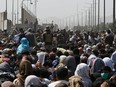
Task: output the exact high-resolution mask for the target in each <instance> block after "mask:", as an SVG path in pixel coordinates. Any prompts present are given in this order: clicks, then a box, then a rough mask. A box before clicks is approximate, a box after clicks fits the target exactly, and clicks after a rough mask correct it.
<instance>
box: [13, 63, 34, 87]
mask: <svg viewBox="0 0 116 87" xmlns="http://www.w3.org/2000/svg"><path fill="white" fill-rule="evenodd" d="M32 72H33V70H32V66H31V63H30V62H29V61H22V62H21V63H20V66H19V73H18V75H17V78H16V79H15V80H14V81H13V84H14V85H15V86H16V87H24V81H25V78H26V77H27V76H29V75H32Z"/></svg>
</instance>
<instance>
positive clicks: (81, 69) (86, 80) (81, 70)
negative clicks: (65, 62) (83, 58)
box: [75, 63, 92, 87]
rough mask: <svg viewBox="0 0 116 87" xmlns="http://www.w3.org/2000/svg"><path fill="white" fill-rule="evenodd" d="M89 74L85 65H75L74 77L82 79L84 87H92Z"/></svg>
mask: <svg viewBox="0 0 116 87" xmlns="http://www.w3.org/2000/svg"><path fill="white" fill-rule="evenodd" d="M89 72H90V68H89V66H88V65H87V64H85V63H80V64H79V65H77V68H76V70H75V75H76V76H80V77H81V78H82V82H83V84H84V87H92V81H91V80H90V77H89Z"/></svg>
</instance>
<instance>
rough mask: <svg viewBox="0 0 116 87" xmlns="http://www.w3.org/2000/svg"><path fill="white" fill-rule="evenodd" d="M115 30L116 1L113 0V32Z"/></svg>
mask: <svg viewBox="0 0 116 87" xmlns="http://www.w3.org/2000/svg"><path fill="white" fill-rule="evenodd" d="M114 29H115V0H113V30H114Z"/></svg>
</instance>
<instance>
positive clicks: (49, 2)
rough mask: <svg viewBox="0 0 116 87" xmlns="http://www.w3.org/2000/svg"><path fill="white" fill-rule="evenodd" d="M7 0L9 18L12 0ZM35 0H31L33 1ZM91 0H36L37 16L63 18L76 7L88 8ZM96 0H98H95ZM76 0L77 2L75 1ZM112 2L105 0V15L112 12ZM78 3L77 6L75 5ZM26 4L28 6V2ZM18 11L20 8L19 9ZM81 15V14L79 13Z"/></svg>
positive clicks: (2, 2) (0, 6)
mask: <svg viewBox="0 0 116 87" xmlns="http://www.w3.org/2000/svg"><path fill="white" fill-rule="evenodd" d="M5 1H6V0H0V12H2V11H4V10H5V7H6V4H5ZM7 1H8V17H9V18H10V19H11V17H12V0H7ZM14 1H15V7H14V13H16V12H17V8H16V7H17V6H16V5H17V4H16V2H17V0H14ZM21 1H22V0H19V8H20V7H21ZM34 1H35V0H32V2H34ZM92 1H93V0H38V2H37V17H38V18H39V19H40V20H45V19H48V18H60V19H64V18H67V17H71V16H72V15H76V14H77V7H78V10H79V13H81V12H85V10H88V8H89V7H90V3H92ZM97 1H98V0H97ZM100 1H101V12H100V13H101V14H100V15H101V16H103V1H104V0H100ZM27 2H29V1H27V0H25V1H24V3H25V4H27ZM77 2H78V3H77ZM112 3H113V0H106V16H110V15H112V14H113V12H112V7H113V6H112ZM77 5H78V6H77ZM28 6H30V5H29V4H28ZM29 9H31V11H34V6H33V5H32V6H31V7H29ZM19 11H20V9H19ZM80 15H81V14H80Z"/></svg>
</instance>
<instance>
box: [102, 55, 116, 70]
mask: <svg viewBox="0 0 116 87" xmlns="http://www.w3.org/2000/svg"><path fill="white" fill-rule="evenodd" d="M103 61H104V63H105V66H109V67H110V68H111V69H112V70H113V65H114V64H113V61H112V60H111V59H110V58H109V57H105V58H104V59H103Z"/></svg>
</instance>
